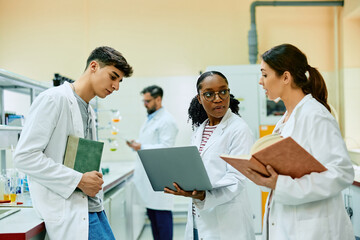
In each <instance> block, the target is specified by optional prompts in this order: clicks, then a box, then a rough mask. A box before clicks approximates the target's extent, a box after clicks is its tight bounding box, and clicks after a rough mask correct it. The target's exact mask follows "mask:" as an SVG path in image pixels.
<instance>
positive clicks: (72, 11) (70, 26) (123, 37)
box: [0, 0, 360, 147]
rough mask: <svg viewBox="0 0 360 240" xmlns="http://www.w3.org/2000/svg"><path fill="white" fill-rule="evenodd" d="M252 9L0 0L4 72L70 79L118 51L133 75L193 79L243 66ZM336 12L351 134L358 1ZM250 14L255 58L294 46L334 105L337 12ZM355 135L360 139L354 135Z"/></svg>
mask: <svg viewBox="0 0 360 240" xmlns="http://www.w3.org/2000/svg"><path fill="white" fill-rule="evenodd" d="M251 2H252V1H250V0H241V1H239V0H226V1H215V0H210V1H209V0H196V1H193V0H184V1H169V0H151V1H147V0H132V1H125V0H105V1H95V0H62V1H48V0H32V1H28V0H16V1H8V0H0V68H4V69H6V70H9V71H12V72H15V73H18V74H21V75H24V76H27V77H29V78H32V79H35V80H40V81H50V80H51V79H52V78H53V74H54V73H56V72H59V73H61V74H62V75H64V76H67V77H70V78H73V79H76V78H78V77H79V76H80V74H81V73H82V71H83V69H84V67H85V66H84V65H85V59H86V58H87V56H88V54H89V52H90V51H91V50H92V49H93V48H95V47H97V46H99V45H110V46H112V47H114V48H116V49H118V50H119V51H121V52H122V53H123V54H124V55H125V57H126V58H127V59H128V61H129V62H130V63H131V64H132V65H133V66H134V69H135V73H134V77H166V76H193V75H197V74H198V73H199V71H203V70H204V69H205V68H206V67H207V66H209V65H237V64H248V63H249V60H248V40H247V36H248V31H249V29H250V4H251ZM338 9H339V12H340V14H342V15H341V17H339V19H338V20H339V21H338V22H339V25H340V30H341V34H339V38H340V39H339V40H340V45H339V47H340V51H339V59H340V66H341V69H340V70H341V74H340V80H341V81H342V82H343V83H344V86H343V88H344V90H343V91H344V94H343V97H341V98H340V100H342V105H343V107H342V108H340V109H339V108H337V110H338V111H339V112H340V113H341V116H342V119H345V120H343V122H345V124H346V125H348V127H347V128H346V129H347V130H346V134H350V135H351V134H354V132H353V131H352V130H353V128H354V127H356V125H357V122H358V121H357V119H359V117H360V112H359V113H358V112H356V111H352V109H351V108H348V109H346V107H348V106H349V104H350V103H352V102H357V103H358V102H360V99H358V98H359V95H358V94H356V91H355V90H354V88H352V86H354V84H355V82H354V81H357V82H358V80H356V79H359V78H358V72H357V71H356V69H358V68H360V58H359V57H358V56H359V53H360V45H359V44H358V39H359V37H360V33H359V31H360V27H359V15H360V10H359V9H360V7H359V1H358V0H346V1H345V6H344V7H343V8H342V7H339V8H338ZM256 12H257V13H256V21H257V30H258V44H259V54H261V53H263V52H264V51H266V50H267V49H269V48H271V47H272V46H274V45H277V44H281V43H284V42H288V43H292V44H295V45H296V46H298V47H299V48H300V49H301V50H303V51H304V52H305V53H306V55H307V56H308V59H309V63H310V65H312V66H314V67H317V68H318V69H319V70H320V71H321V72H322V73H324V75H325V77H326V81H327V84H328V90H329V100H330V103H332V104H333V105H335V106H337V103H336V99H335V96H336V92H337V91H338V90H337V87H336V86H337V85H336V84H335V82H336V73H335V72H334V70H335V69H336V66H335V65H334V63H335V60H334V58H335V50H334V44H335V41H334V12H335V11H334V7H257V8H256ZM305 16H306V17H305ZM349 69H350V70H349ZM353 69H355V70H353ZM345 106H346V107H345ZM354 135H359V136H360V129H359V130H358V128H356V131H355V134H354ZM355 137H356V136H355ZM356 138H358V139H359V142H360V137H356ZM359 147H360V146H359Z"/></svg>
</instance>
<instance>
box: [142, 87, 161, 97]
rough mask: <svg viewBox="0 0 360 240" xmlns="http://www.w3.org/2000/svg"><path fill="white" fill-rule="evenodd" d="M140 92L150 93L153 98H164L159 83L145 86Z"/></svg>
mask: <svg viewBox="0 0 360 240" xmlns="http://www.w3.org/2000/svg"><path fill="white" fill-rule="evenodd" d="M140 93H141V94H145V93H150V95H151V96H152V97H153V98H157V97H159V96H160V97H161V98H162V97H163V94H164V92H163V90H162V88H161V87H159V86H157V85H151V86H148V87H146V88H144V89H143V90H142V91H141V92H140Z"/></svg>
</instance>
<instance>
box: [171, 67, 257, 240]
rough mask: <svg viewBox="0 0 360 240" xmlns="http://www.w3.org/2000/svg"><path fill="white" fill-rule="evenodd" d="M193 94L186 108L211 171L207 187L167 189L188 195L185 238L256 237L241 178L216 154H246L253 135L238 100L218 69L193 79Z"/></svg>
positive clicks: (194, 141) (194, 143) (205, 162)
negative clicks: (240, 113)
mask: <svg viewBox="0 0 360 240" xmlns="http://www.w3.org/2000/svg"><path fill="white" fill-rule="evenodd" d="M196 87H197V93H198V94H197V95H196V96H195V97H194V98H193V99H192V101H191V103H190V107H189V110H188V113H189V119H191V120H192V126H193V129H194V133H193V137H192V144H193V145H195V146H197V147H198V149H199V152H200V155H201V157H202V160H203V162H204V165H205V168H206V171H207V173H208V175H209V178H210V181H211V184H212V186H213V189H212V190H211V191H196V190H194V191H183V190H182V189H181V186H178V185H177V184H176V183H174V186H175V188H176V191H172V190H171V189H168V188H165V192H166V193H170V194H174V195H180V196H185V197H191V198H192V202H191V204H190V206H189V211H188V221H187V225H186V231H185V239H194V240H197V239H244V240H253V239H255V234H254V229H253V220H252V211H251V207H250V203H249V200H248V196H247V191H246V188H245V177H244V176H243V175H242V174H241V173H239V172H238V171H236V170H235V169H234V168H232V167H231V166H230V165H228V164H227V163H226V162H225V161H223V160H222V159H220V157H219V155H220V154H223V153H225V154H231V155H241V154H248V153H249V152H250V148H251V146H252V144H253V142H254V138H253V135H252V134H251V131H250V129H249V127H248V125H247V124H246V123H245V121H244V120H243V119H242V118H241V117H240V116H239V113H238V111H239V106H238V105H239V101H238V100H236V99H235V98H234V96H233V95H231V94H230V89H229V84H228V81H227V79H226V77H225V76H224V75H223V74H222V73H220V72H216V71H210V72H205V73H203V74H202V75H201V76H200V77H199V78H198V81H197V84H196Z"/></svg>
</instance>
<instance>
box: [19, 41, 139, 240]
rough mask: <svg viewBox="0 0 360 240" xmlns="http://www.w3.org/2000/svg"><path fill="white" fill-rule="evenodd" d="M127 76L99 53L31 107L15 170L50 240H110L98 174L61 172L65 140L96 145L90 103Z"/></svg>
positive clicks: (119, 61) (111, 57) (112, 58)
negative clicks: (84, 140)
mask: <svg viewBox="0 0 360 240" xmlns="http://www.w3.org/2000/svg"><path fill="white" fill-rule="evenodd" d="M132 73H133V69H132V67H131V66H130V65H129V64H128V63H127V61H126V59H125V58H124V57H123V56H122V54H121V53H119V52H118V51H116V50H115V49H113V48H111V47H98V48H96V49H94V50H93V51H92V52H91V54H90V56H89V57H88V59H87V63H86V68H85V71H84V73H83V74H82V75H81V76H80V78H79V79H78V80H77V81H75V82H74V83H73V84H70V83H68V82H65V83H64V84H63V85H61V86H58V87H53V88H50V89H48V90H46V91H44V92H42V93H41V94H40V95H39V96H38V97H37V98H36V99H35V101H34V102H33V104H32V105H31V108H30V111H29V116H28V118H27V119H26V123H25V126H24V128H23V130H22V132H21V136H20V139H19V142H18V144H17V147H16V151H15V154H14V164H15V167H16V168H17V169H19V171H21V172H23V173H25V174H27V175H28V176H29V189H30V195H31V200H32V203H33V206H34V208H35V210H36V212H37V213H38V214H39V216H40V217H41V218H42V219H43V220H44V222H45V228H46V234H47V236H48V238H50V239H51V240H57V239H58V240H63V239H77V240H88V239H90V240H100V239H102V240H107V239H109V240H110V239H111V240H112V239H115V238H114V235H113V233H112V230H111V228H110V225H109V222H108V220H107V217H106V215H105V212H104V207H103V199H102V196H103V193H102V184H103V182H104V181H103V179H102V174H101V173H100V172H97V171H92V172H86V173H84V174H82V173H80V172H77V171H75V170H73V169H71V168H68V167H66V166H64V165H63V159H64V155H65V148H66V143H67V138H68V136H69V135H74V136H77V137H81V138H87V139H92V140H96V139H97V136H96V129H95V128H96V126H95V114H94V111H93V109H92V108H91V106H90V105H89V102H90V100H91V99H92V98H94V97H95V96H98V97H100V98H105V97H106V96H108V95H110V94H112V93H113V92H114V91H117V90H118V89H119V84H120V82H122V80H123V78H124V77H130V76H131V75H132ZM77 188H78V189H80V190H81V191H76V190H75V189H77Z"/></svg>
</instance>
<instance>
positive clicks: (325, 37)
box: [257, 7, 334, 71]
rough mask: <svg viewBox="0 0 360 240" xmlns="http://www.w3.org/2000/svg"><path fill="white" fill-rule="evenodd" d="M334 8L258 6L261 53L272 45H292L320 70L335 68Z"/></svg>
mask: <svg viewBox="0 0 360 240" xmlns="http://www.w3.org/2000/svg"><path fill="white" fill-rule="evenodd" d="M333 22H334V10H333V7H259V8H258V10H257V25H258V38H259V39H260V40H259V54H262V53H264V51H266V50H268V49H269V48H271V47H272V46H275V45H278V44H282V43H291V44H293V45H295V46H297V47H298V48H299V49H300V50H302V51H303V52H304V53H305V54H306V56H307V58H308V61H309V64H310V65H312V66H313V67H316V68H318V69H319V70H321V71H331V70H333V69H334V24H333Z"/></svg>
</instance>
